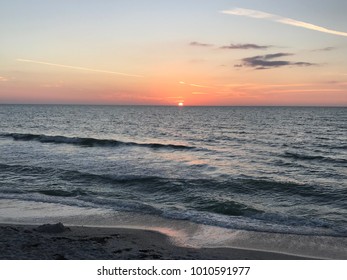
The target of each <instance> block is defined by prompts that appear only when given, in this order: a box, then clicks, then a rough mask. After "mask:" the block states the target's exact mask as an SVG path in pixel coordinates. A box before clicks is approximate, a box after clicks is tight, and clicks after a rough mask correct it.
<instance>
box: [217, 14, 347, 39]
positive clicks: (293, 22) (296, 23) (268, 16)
mask: <svg viewBox="0 0 347 280" xmlns="http://www.w3.org/2000/svg"><path fill="white" fill-rule="evenodd" d="M222 13H223V14H229V15H236V16H246V17H251V18H257V19H267V20H271V21H275V22H279V23H283V24H287V25H292V26H296V27H301V28H306V29H310V30H315V31H319V32H323V33H328V34H333V35H338V36H345V37H347V33H346V32H341V31H336V30H332V29H328V28H325V27H321V26H318V25H314V24H312V23H308V22H304V21H299V20H295V19H291V18H286V17H283V16H279V15H274V14H269V13H265V12H261V11H256V10H249V9H243V8H235V9H232V10H225V11H222Z"/></svg>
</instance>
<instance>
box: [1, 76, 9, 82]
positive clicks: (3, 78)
mask: <svg viewBox="0 0 347 280" xmlns="http://www.w3.org/2000/svg"><path fill="white" fill-rule="evenodd" d="M7 81H8V79H7V78H6V77H1V76H0V82H7Z"/></svg>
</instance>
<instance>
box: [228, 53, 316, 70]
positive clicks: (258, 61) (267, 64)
mask: <svg viewBox="0 0 347 280" xmlns="http://www.w3.org/2000/svg"><path fill="white" fill-rule="evenodd" d="M292 55H293V54H291V53H274V54H267V55H259V56H252V57H246V58H244V59H242V62H243V63H242V66H245V67H252V68H255V69H257V70H263V69H271V68H277V67H283V66H313V65H315V64H313V63H309V62H292V61H287V60H274V59H276V58H280V57H286V56H292ZM235 67H240V65H237V66H235Z"/></svg>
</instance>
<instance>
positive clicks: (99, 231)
mask: <svg viewBox="0 0 347 280" xmlns="http://www.w3.org/2000/svg"><path fill="white" fill-rule="evenodd" d="M60 225H61V226H60V227H57V226H56V225H54V226H53V225H50V226H51V227H50V226H48V227H46V228H45V227H42V226H38V225H23V224H7V223H1V224H0V259H1V260H25V259H26V260H64V259H65V260H112V259H114V260H117V259H118V260H305V259H315V258H308V257H302V256H297V255H289V254H284V253H274V252H267V251H261V250H252V249H239V248H231V247H220V248H190V247H181V246H178V245H176V244H174V243H173V241H172V240H171V239H170V238H169V236H167V235H165V234H163V233H160V232H158V231H155V230H146V229H135V228H126V227H121V228H117V227H114V228H111V227H90V226H63V225H62V224H60ZM52 226H53V227H52Z"/></svg>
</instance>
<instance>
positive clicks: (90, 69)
mask: <svg viewBox="0 0 347 280" xmlns="http://www.w3.org/2000/svg"><path fill="white" fill-rule="evenodd" d="M16 60H17V61H19V62H26V63H35V64H42V65H48V66H54V67H62V68H69V69H75V70H82V71H90V72H98V73H105V74H113V75H119V76H127V77H135V78H141V77H143V76H141V75H134V74H128V73H122V72H114V71H107V70H99V69H93V68H86V67H79V66H72V65H65V64H56V63H50V62H44V61H38V60H32V59H23V58H17V59H16Z"/></svg>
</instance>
